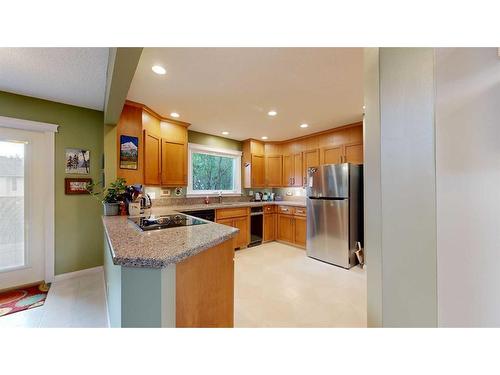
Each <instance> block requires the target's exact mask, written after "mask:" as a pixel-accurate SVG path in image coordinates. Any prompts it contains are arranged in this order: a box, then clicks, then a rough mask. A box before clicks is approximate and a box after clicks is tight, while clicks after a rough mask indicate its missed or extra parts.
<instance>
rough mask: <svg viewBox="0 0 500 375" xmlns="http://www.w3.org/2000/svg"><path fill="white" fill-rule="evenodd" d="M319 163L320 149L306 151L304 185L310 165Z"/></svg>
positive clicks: (314, 165)
mask: <svg viewBox="0 0 500 375" xmlns="http://www.w3.org/2000/svg"><path fill="white" fill-rule="evenodd" d="M318 165H319V150H318V149H314V150H308V151H304V169H303V177H302V185H305V183H306V181H305V179H306V176H307V169H308V168H309V167H317V166H318Z"/></svg>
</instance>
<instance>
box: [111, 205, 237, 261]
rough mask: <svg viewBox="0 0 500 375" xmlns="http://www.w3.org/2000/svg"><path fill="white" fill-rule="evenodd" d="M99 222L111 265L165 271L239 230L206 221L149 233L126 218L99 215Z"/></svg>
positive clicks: (228, 237) (172, 212)
mask: <svg viewBox="0 0 500 375" xmlns="http://www.w3.org/2000/svg"><path fill="white" fill-rule="evenodd" d="M168 213H170V214H175V213H176V212H174V211H172V210H169V212H168ZM168 213H167V214H168ZM102 221H103V224H104V230H105V231H106V235H107V237H108V241H109V245H110V248H111V255H112V258H113V263H114V264H116V265H120V266H125V267H143V268H165V267H166V266H168V265H169V264H175V263H179V262H181V261H183V260H184V259H187V258H189V257H191V256H193V255H196V254H198V253H200V252H202V251H204V250H207V249H209V248H211V247H214V246H216V245H218V244H220V243H222V242H225V241H227V240H229V239H230V238H232V237H233V236H235V235H236V234H237V233H238V231H239V230H238V229H236V228H231V227H228V226H226V225H222V224H216V223H212V222H210V221H207V224H201V225H192V226H188V227H177V228H168V229H162V230H153V231H142V230H141V229H140V228H138V227H137V226H136V225H135V224H134V223H132V222H131V221H129V220H128V217H127V216H103V217H102Z"/></svg>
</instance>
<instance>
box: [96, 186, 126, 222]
mask: <svg viewBox="0 0 500 375" xmlns="http://www.w3.org/2000/svg"><path fill="white" fill-rule="evenodd" d="M95 187H96V184H88V185H87V190H88V191H89V193H90V194H92V195H93V196H94V197H97V198H99V199H100V200H101V201H102V205H103V207H104V215H105V216H115V215H118V212H119V211H120V202H122V201H123V195H124V194H125V190H126V188H127V185H126V181H125V179H124V178H118V179H117V180H116V181H114V182H111V183H110V184H109V186H108V187H107V188H106V189H103V190H102V191H100V192H99V191H97V192H96V191H95ZM101 197H102V198H101Z"/></svg>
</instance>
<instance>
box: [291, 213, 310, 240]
mask: <svg viewBox="0 0 500 375" xmlns="http://www.w3.org/2000/svg"><path fill="white" fill-rule="evenodd" d="M294 220H295V223H294V224H295V225H294V227H295V228H294V229H295V231H294V241H293V242H294V243H295V244H296V245H299V246H301V247H304V248H305V247H306V236H307V231H306V228H307V227H306V225H307V220H306V218H305V217H299V216H295V218H294Z"/></svg>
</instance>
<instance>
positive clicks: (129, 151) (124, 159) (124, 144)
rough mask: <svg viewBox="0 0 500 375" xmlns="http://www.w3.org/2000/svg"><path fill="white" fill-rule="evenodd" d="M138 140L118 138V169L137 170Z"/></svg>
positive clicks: (135, 138)
mask: <svg viewBox="0 0 500 375" xmlns="http://www.w3.org/2000/svg"><path fill="white" fill-rule="evenodd" d="M138 148H139V138H137V137H132V136H129V135H121V136H120V168H121V169H137V162H138V155H139V154H138Z"/></svg>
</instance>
